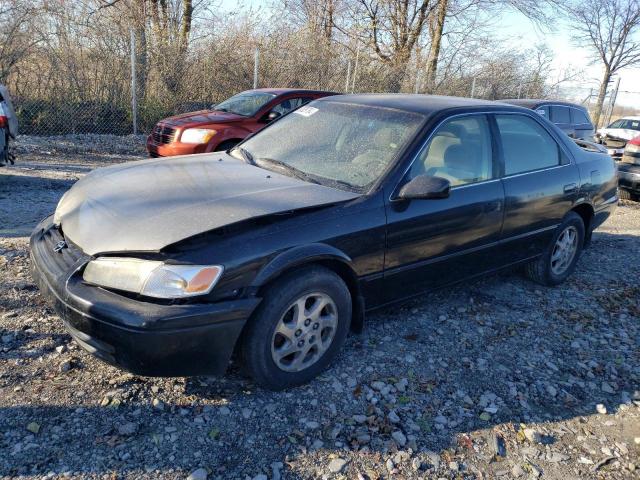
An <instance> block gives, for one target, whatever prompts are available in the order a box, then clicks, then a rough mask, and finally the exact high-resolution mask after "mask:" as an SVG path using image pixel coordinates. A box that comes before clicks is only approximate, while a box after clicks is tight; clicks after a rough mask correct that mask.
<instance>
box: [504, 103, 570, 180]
mask: <svg viewBox="0 0 640 480" xmlns="http://www.w3.org/2000/svg"><path fill="white" fill-rule="evenodd" d="M496 122H497V123H498V130H500V138H501V140H502V151H503V153H504V169H505V175H515V174H516V173H524V172H530V171H532V170H539V169H541V168H548V167H554V166H556V165H560V151H559V149H558V144H557V143H556V141H555V140H554V139H553V137H551V135H549V133H547V131H546V130H545V129H544V128H542V127H541V126H540V125H539V124H538V122H536V121H535V120H533V119H532V118H529V117H527V116H524V115H496Z"/></svg>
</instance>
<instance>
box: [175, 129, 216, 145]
mask: <svg viewBox="0 0 640 480" xmlns="http://www.w3.org/2000/svg"><path fill="white" fill-rule="evenodd" d="M216 133H218V132H217V131H216V130H211V129H210V128H187V129H186V130H185V131H184V132H182V135H181V136H180V141H181V142H182V143H207V142H208V141H209V140H211V137H213V136H214V135H215V134H216Z"/></svg>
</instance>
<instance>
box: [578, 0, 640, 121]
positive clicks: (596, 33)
mask: <svg viewBox="0 0 640 480" xmlns="http://www.w3.org/2000/svg"><path fill="white" fill-rule="evenodd" d="M565 12H566V16H567V19H568V21H569V25H570V27H571V29H572V31H573V39H574V41H575V43H576V44H577V45H579V46H583V47H585V48H589V49H590V50H591V51H592V56H593V57H594V62H599V63H600V64H601V65H602V67H603V68H602V70H603V71H602V80H601V82H600V91H599V93H598V100H597V102H596V105H595V111H594V114H593V117H594V123H595V124H596V125H598V124H599V122H600V115H601V113H602V105H603V104H604V99H605V96H606V95H607V86H608V85H609V81H610V80H611V77H612V75H615V74H616V73H618V72H619V71H620V70H622V69H624V68H627V67H631V66H634V65H638V64H640V39H639V38H638V35H639V34H640V1H638V0H580V1H576V2H573V3H571V4H569V5H568V6H567V7H566V8H565Z"/></svg>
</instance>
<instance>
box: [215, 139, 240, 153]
mask: <svg viewBox="0 0 640 480" xmlns="http://www.w3.org/2000/svg"><path fill="white" fill-rule="evenodd" d="M239 143H240V140H227V141H225V142H222V143H221V144H220V145H218V146H217V147H216V148H215V150H214V152H226V151H227V150H230V149H232V148H233V147H235V146H236V145H238V144H239Z"/></svg>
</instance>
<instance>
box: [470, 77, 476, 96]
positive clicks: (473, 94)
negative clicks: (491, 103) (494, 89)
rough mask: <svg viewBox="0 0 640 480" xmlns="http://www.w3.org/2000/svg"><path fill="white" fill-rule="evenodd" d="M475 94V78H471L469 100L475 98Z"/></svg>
mask: <svg viewBox="0 0 640 480" xmlns="http://www.w3.org/2000/svg"><path fill="white" fill-rule="evenodd" d="M475 94H476V77H473V83H472V84H471V98H475Z"/></svg>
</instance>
